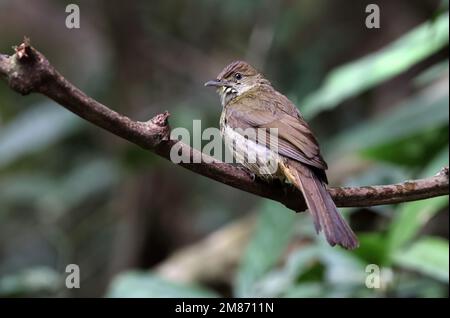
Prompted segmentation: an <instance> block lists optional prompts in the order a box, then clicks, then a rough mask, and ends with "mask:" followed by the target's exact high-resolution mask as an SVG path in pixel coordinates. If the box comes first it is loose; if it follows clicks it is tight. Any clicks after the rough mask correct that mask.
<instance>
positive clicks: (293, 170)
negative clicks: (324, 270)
mask: <svg viewBox="0 0 450 318" xmlns="http://www.w3.org/2000/svg"><path fill="white" fill-rule="evenodd" d="M280 167H281V169H282V171H283V174H284V175H285V176H286V177H287V179H288V180H289V181H290V182H291V183H293V184H294V185H295V186H296V187H297V188H298V189H299V190H300V191H301V192H302V193H303V196H304V198H305V201H306V205H307V206H308V210H309V212H310V213H311V215H312V217H313V219H314V225H315V227H316V232H317V233H319V232H320V231H321V230H323V232H324V233H325V237H326V239H327V241H328V243H329V244H330V245H331V246H334V245H336V244H338V245H340V246H342V247H344V248H346V249H354V248H357V247H358V246H359V243H358V239H357V238H356V235H355V233H353V231H352V229H351V228H350V226H349V225H348V224H347V222H346V221H345V220H344V218H343V217H342V216H341V214H340V213H339V211H338V209H337V208H336V205H335V204H334V202H333V199H332V198H331V195H330V194H329V192H328V191H327V189H326V185H325V183H324V182H323V181H322V180H320V179H319V177H318V176H317V175H316V174H315V173H314V171H312V170H311V168H309V167H307V166H305V165H303V164H301V163H299V162H296V161H290V160H289V161H288V162H286V163H283V164H281V165H280Z"/></svg>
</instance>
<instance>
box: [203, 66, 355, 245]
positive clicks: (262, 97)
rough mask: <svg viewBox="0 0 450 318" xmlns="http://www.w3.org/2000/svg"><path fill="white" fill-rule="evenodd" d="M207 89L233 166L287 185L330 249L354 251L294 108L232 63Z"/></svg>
mask: <svg viewBox="0 0 450 318" xmlns="http://www.w3.org/2000/svg"><path fill="white" fill-rule="evenodd" d="M205 86H211V87H215V88H216V90H217V93H218V94H219V97H220V102H221V104H222V114H221V116H220V132H221V135H222V138H223V140H224V143H225V145H226V146H227V148H228V149H230V151H231V152H232V153H233V156H234V158H235V160H236V162H238V163H240V164H241V165H243V166H244V167H245V168H246V169H247V170H248V171H249V172H250V173H251V174H252V175H254V176H255V177H256V176H258V177H260V178H262V179H265V180H266V181H269V180H273V179H279V180H281V181H282V182H286V183H291V184H292V185H293V186H295V187H296V188H297V189H298V190H300V191H301V193H302V194H303V198H304V200H305V202H306V205H307V207H308V211H309V213H310V214H311V215H312V218H313V221H314V226H315V230H316V232H317V233H319V232H321V231H323V233H324V235H325V238H326V240H327V241H328V243H329V244H330V245H331V246H335V245H339V246H341V247H343V248H345V249H355V248H357V247H358V246H359V242H358V239H357V237H356V235H355V233H354V232H353V231H352V229H351V228H350V226H349V225H348V224H347V222H346V221H345V219H344V218H343V217H342V215H341V214H340V212H339V211H338V209H337V207H336V205H335V203H334V202H333V199H332V197H331V195H330V193H329V192H328V186H327V184H328V180H327V176H326V170H327V169H328V166H327V163H326V162H325V160H324V159H323V157H322V155H321V152H320V147H319V143H318V141H317V139H316V137H315V136H314V134H313V132H312V130H311V128H310V127H309V125H308V123H307V122H306V121H305V119H304V118H303V116H302V114H301V113H300V111H299V109H298V108H297V107H296V106H295V105H294V103H292V102H291V101H290V100H289V99H288V98H287V97H286V96H284V95H283V94H281V93H280V92H278V91H277V90H276V89H275V88H274V87H273V86H272V84H271V82H270V81H269V80H267V79H266V78H265V77H264V76H263V74H261V73H260V72H258V71H257V70H256V69H255V68H254V67H253V66H251V65H250V64H248V63H247V62H244V61H234V62H232V63H230V64H229V65H227V66H226V67H225V68H224V69H223V70H222V71H221V72H220V73H219V75H218V76H217V77H216V78H215V79H213V80H210V81H208V82H206V83H205ZM249 131H250V132H251V131H253V132H254V133H248V132H249ZM273 132H275V133H273ZM274 138H275V139H274ZM300 199H301V198H299V200H300Z"/></svg>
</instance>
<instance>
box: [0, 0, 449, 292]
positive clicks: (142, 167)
mask: <svg viewBox="0 0 450 318" xmlns="http://www.w3.org/2000/svg"><path fill="white" fill-rule="evenodd" d="M69 3H76V4H78V5H79V7H80V10H81V28H79V29H67V28H66V27H65V20H66V17H67V15H68V13H66V12H65V8H66V5H67V4H69ZM369 3H376V4H377V5H378V6H379V8H380V28H379V29H377V28H374V29H368V28H367V27H366V26H365V20H366V17H367V15H368V14H369V13H366V12H365V9H366V6H367V5H368V4H369ZM0 21H1V28H0V52H1V53H4V54H10V53H11V52H12V49H11V47H12V46H13V45H17V44H19V43H20V42H21V41H22V39H23V37H24V36H28V37H30V38H31V42H32V44H33V45H34V46H35V47H36V48H37V49H38V50H40V51H41V52H43V53H44V54H45V55H46V56H47V57H48V58H49V60H50V61H51V62H52V64H53V65H54V66H55V67H56V68H57V69H58V70H59V71H60V72H61V73H62V74H64V76H65V77H66V78H67V79H69V80H70V81H71V82H73V83H74V84H75V85H77V86H78V87H80V88H81V89H82V90H84V91H85V92H86V93H87V94H89V95H91V96H93V97H94V98H96V99H98V100H100V101H101V102H103V103H105V104H106V105H108V106H110V107H111V108H113V109H114V110H117V111H119V112H121V113H123V114H126V115H127V116H130V117H131V118H133V119H135V120H141V121H143V120H147V119H149V118H151V117H153V116H154V115H155V114H157V113H159V112H161V111H164V110H168V111H170V113H171V114H172V115H171V117H170V124H171V126H172V127H186V128H188V129H190V130H191V129H192V121H193V120H194V119H200V120H201V121H202V127H203V128H206V127H217V126H218V121H219V115H220V111H221V106H220V104H219V100H218V97H217V96H216V94H215V92H213V90H209V89H205V88H204V87H203V83H204V82H205V81H206V80H209V79H211V78H214V77H215V76H216V75H217V74H218V73H219V72H220V70H221V69H222V68H223V67H224V66H225V65H226V64H228V63H229V62H230V61H232V60H236V59H243V60H246V61H248V62H250V63H251V64H253V65H255V66H257V67H258V68H259V69H260V70H261V71H263V72H264V73H265V75H266V77H268V78H269V79H270V80H271V82H272V83H273V85H274V86H275V87H276V88H277V89H278V90H279V91H281V92H283V93H284V94H286V95H287V96H289V98H291V99H292V100H293V101H294V102H295V103H296V105H297V106H299V108H300V110H301V111H302V112H303V114H304V115H305V117H306V118H307V119H308V120H309V122H310V124H311V126H312V127H313V129H314V131H315V133H316V134H317V136H318V139H319V141H320V143H321V146H322V150H323V152H324V155H325V158H326V160H327V162H328V163H329V166H330V170H329V179H330V183H331V185H332V186H340V185H353V186H355V185H373V184H388V183H397V182H401V181H404V180H407V179H413V178H421V177H426V176H432V175H434V174H435V173H437V172H438V171H439V170H440V168H441V167H443V166H445V165H448V161H449V143H448V130H449V109H448V106H449V96H448V90H449V89H448V82H449V64H448V57H449V54H448V40H449V34H448V32H449V31H448V29H449V16H448V1H439V0H414V1H411V0H396V1H388V0H383V1H381V0H377V1H363V0H361V1H356V0H355V1H344V0H339V1H331V0H318V1H317V0H315V1H312V0H305V1H292V0H285V1H237V0H231V1H217V0H208V1H206V0H201V1H195V2H194V1H176V0H169V1H152V2H149V1H132V2H131V1H106V0H97V1H56V0H39V1H25V0H14V1H12V0H0ZM447 209H448V196H445V197H439V198H434V199H428V200H423V201H417V202H410V203H404V204H398V205H389V206H377V207H373V208H359V209H358V208H353V209H342V211H343V213H344V215H345V216H346V217H347V218H348V219H349V220H350V223H351V225H352V227H353V229H354V230H355V231H356V233H357V234H358V236H359V238H360V240H361V247H360V248H359V249H357V250H356V251H352V252H349V251H345V250H342V249H340V248H331V247H329V246H328V245H327V244H326V242H325V241H324V239H323V237H322V236H316V235H315V233H314V227H313V224H312V221H311V218H310V217H309V216H308V215H307V214H306V213H301V214H295V213H293V212H292V211H290V210H288V209H286V208H285V207H283V206H282V205H281V204H278V203H276V202H272V201H269V200H265V199H262V198H258V197H255V196H253V195H250V194H247V193H244V192H242V191H239V190H235V189H232V188H230V187H228V186H225V185H222V184H219V183H217V182H214V181H212V180H208V179H206V178H204V177H202V176H199V175H196V174H193V173H191V172H189V171H187V170H184V169H182V168H180V167H177V166H175V165H173V164H171V163H170V162H168V161H164V160H162V159H160V158H158V157H157V156H156V155H154V154H152V153H150V152H147V151H144V150H141V149H140V148H138V147H137V146H135V145H133V144H130V143H128V142H126V141H124V140H121V139H119V138H117V137H116V136H114V135H111V134H109V133H106V132H105V131H103V130H100V129H99V128H97V127H94V126H92V125H90V124H88V123H86V122H84V121H83V120H81V119H80V118H78V117H76V116H75V115H73V114H71V113H69V112H68V111H66V110H65V109H63V108H61V107H59V106H58V105H56V104H55V103H53V102H51V101H50V100H48V99H46V98H45V97H43V96H39V95H30V96H26V97H22V96H20V95H18V94H16V93H14V92H12V91H11V90H10V89H9V88H8V87H7V85H6V83H4V82H3V81H2V82H1V83H0V296H2V297H16V296H19V297H20V296H35V297H45V296H56V297H105V296H106V297H190V296H212V297H214V296H238V297H239V296H249V297H262V296H264V297H448V281H449V244H448V235H449V220H448V211H447ZM68 264H77V265H79V266H80V274H81V283H80V285H81V286H80V287H81V288H79V289H67V288H66V287H65V284H64V282H65V279H66V276H67V273H66V272H65V269H66V266H67V265H68ZM369 264H375V265H376V266H377V267H375V271H374V269H373V268H372V267H369V268H367V265H369ZM377 269H379V271H377ZM366 271H367V272H366ZM369 274H375V275H378V274H379V277H380V278H381V279H380V284H379V286H375V287H379V288H368V287H367V286H366V284H365V283H366V280H367V279H368V277H369V276H368V275H369ZM370 277H372V276H370ZM371 282H372V283H373V282H374V281H373V280H371ZM369 286H370V284H369ZM372 287H373V286H372Z"/></svg>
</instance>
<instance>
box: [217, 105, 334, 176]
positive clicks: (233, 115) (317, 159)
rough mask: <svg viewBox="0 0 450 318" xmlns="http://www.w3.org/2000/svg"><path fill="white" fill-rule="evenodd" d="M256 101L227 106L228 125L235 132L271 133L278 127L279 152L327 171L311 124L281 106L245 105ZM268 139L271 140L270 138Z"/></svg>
mask: <svg viewBox="0 0 450 318" xmlns="http://www.w3.org/2000/svg"><path fill="white" fill-rule="evenodd" d="M254 102H255V100H254V99H250V98H249V99H247V98H239V100H238V103H239V105H236V104H235V105H233V104H231V105H228V106H227V107H226V108H227V109H226V110H225V111H227V113H228V114H227V115H228V116H227V123H226V124H227V125H228V126H230V127H231V128H234V129H235V128H241V129H246V128H265V129H266V130H265V131H266V134H268V133H269V129H270V128H276V129H278V153H279V154H280V155H283V156H285V157H288V158H290V159H294V160H296V161H300V162H303V163H306V164H308V165H310V166H313V167H316V168H319V169H323V170H325V169H327V164H326V163H325V161H324V160H323V158H322V156H321V154H320V149H319V145H318V143H317V140H316V138H315V137H314V135H313V134H312V132H311V130H310V128H309V126H308V124H307V123H306V122H305V121H304V120H303V119H302V118H301V117H300V116H296V115H294V116H293V115H291V114H289V113H287V112H285V111H283V110H281V109H280V108H279V107H265V108H262V107H258V108H256V109H255V108H251V104H249V105H246V103H254ZM229 106H231V107H229ZM294 107H295V106H294ZM258 133H259V131H258ZM264 138H267V137H264ZM259 140H266V139H259ZM267 140H269V139H268V138H267Z"/></svg>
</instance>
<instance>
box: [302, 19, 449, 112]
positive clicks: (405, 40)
mask: <svg viewBox="0 0 450 318" xmlns="http://www.w3.org/2000/svg"><path fill="white" fill-rule="evenodd" d="M448 24H449V16H448V12H447V13H445V14H442V15H441V16H439V17H438V18H437V19H436V20H434V21H431V22H426V23H423V24H421V25H419V26H417V27H416V28H414V29H413V30H411V31H410V32H408V33H407V34H405V35H404V36H402V37H401V38H399V39H397V40H396V41H394V42H393V43H391V44H390V45H388V46H387V47H385V48H384V49H382V50H380V51H378V52H375V53H373V54H370V55H368V56H366V57H364V58H361V59H359V60H357V61H355V62H352V63H349V64H346V65H343V66H341V67H339V68H338V69H336V70H334V71H332V72H331V73H330V74H329V75H328V76H327V78H326V79H325V82H324V84H323V85H322V86H321V87H320V88H319V89H318V90H317V91H315V92H314V93H312V94H311V95H309V96H307V97H306V98H305V100H304V101H303V102H302V103H301V104H300V105H303V107H302V109H301V110H302V112H303V114H304V116H305V117H307V118H311V117H313V116H314V115H316V114H318V113H320V112H321V111H323V110H327V109H331V108H334V107H335V106H337V105H338V104H339V103H341V102H342V101H343V100H345V99H347V98H349V97H352V96H355V95H357V94H360V93H362V92H364V91H366V90H368V89H369V88H372V87H374V86H376V85H379V84H380V83H382V82H384V81H386V80H388V79H390V78H393V77H394V76H396V75H399V74H401V73H402V72H404V71H406V70H408V69H409V68H410V67H411V66H413V65H414V64H416V63H418V62H420V61H422V60H423V59H425V58H426V57H428V56H430V55H432V54H433V53H435V52H437V51H438V50H439V49H441V48H443V47H444V46H445V45H446V44H447V43H448V37H449V31H448Z"/></svg>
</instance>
